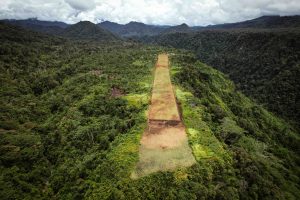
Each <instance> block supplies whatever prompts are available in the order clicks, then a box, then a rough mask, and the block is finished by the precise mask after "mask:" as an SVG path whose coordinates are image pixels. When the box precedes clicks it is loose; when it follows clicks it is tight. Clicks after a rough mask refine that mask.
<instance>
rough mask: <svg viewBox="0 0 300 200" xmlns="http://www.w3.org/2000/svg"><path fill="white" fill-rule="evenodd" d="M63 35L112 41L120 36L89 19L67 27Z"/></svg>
mask: <svg viewBox="0 0 300 200" xmlns="http://www.w3.org/2000/svg"><path fill="white" fill-rule="evenodd" d="M61 35H62V36H64V37H68V38H73V39H81V40H96V41H112V40H117V39H118V37H117V36H115V35H113V34H112V33H111V32H109V31H107V30H104V29H102V28H100V27H98V26H97V25H96V24H93V23H91V22H89V21H81V22H78V23H77V24H74V25H71V26H69V27H68V28H66V29H65V30H64V31H63V32H62V34H61Z"/></svg>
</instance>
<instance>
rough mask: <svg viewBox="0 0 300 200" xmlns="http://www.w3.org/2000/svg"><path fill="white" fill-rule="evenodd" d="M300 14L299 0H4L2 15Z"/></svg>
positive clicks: (144, 18) (229, 18) (175, 18)
mask: <svg viewBox="0 0 300 200" xmlns="http://www.w3.org/2000/svg"><path fill="white" fill-rule="evenodd" d="M295 14H300V2H299V0H251V1H249V0H52V1H46V2H45V1H44V0H0V18H1V19H6V18H15V19H25V18H29V17H38V19H41V20H58V21H64V22H67V23H76V22H78V21H81V20H89V21H92V22H99V21H101V20H110V21H114V22H117V23H128V22H130V21H140V22H144V23H148V24H169V25H175V24H181V23H187V24H189V25H192V26H194V25H208V24H218V23H226V22H236V21H243V20H247V19H252V18H255V17H259V16H262V15H295Z"/></svg>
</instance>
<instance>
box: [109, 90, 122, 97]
mask: <svg viewBox="0 0 300 200" xmlns="http://www.w3.org/2000/svg"><path fill="white" fill-rule="evenodd" d="M110 96H111V97H115V98H116V97H121V96H124V92H123V91H122V90H121V89H119V88H117V87H113V88H111V93H110Z"/></svg>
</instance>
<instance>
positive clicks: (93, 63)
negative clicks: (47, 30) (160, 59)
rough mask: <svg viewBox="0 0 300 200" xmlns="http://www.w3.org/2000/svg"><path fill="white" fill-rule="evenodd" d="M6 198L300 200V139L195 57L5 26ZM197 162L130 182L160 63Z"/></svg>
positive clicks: (2, 172)
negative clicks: (166, 56) (166, 65)
mask: <svg viewBox="0 0 300 200" xmlns="http://www.w3.org/2000/svg"><path fill="white" fill-rule="evenodd" d="M0 29H1V31H0V42H1V46H0V52H1V54H0V74H1V75H0V82H1V90H0V105H1V107H0V109H1V112H0V196H1V198H2V199H201V198H202V199H239V198H240V199H241V198H242V199H289V198H290V199H299V198H300V197H299V156H298V155H299V135H298V133H296V132H295V131H294V130H293V128H291V127H290V126H289V125H288V124H287V123H285V121H283V120H282V119H279V118H277V117H275V116H274V115H273V114H271V113H270V112H268V111H267V110H265V109H263V108H261V107H260V106H258V105H257V104H255V103H254V102H252V101H250V100H249V99H248V98H247V97H245V96H244V95H243V94H241V93H239V92H237V91H236V90H235V86H234V84H233V83H232V82H231V81H229V80H228V78H226V77H225V76H224V75H223V74H222V73H220V72H218V71H216V70H214V69H212V68H211V67H208V66H206V65H204V64H202V63H199V62H196V59H195V58H193V57H191V56H187V55H186V54H187V52H182V51H179V50H174V49H164V48H161V47H154V46H144V45H139V44H135V43H126V42H120V43H119V44H118V43H114V44H110V45H108V44H106V45H105V44H103V43H97V42H80V43H79V42H73V41H70V40H64V39H61V38H55V37H48V36H44V35H41V34H38V33H34V32H29V31H25V30H22V29H19V28H16V27H12V26H8V25H3V24H0ZM163 51H168V52H170V53H172V52H173V53H175V55H173V54H172V55H173V56H171V65H172V74H171V75H172V78H173V82H174V84H175V85H176V88H175V89H176V94H177V98H178V101H179V103H180V105H181V106H180V107H181V111H182V115H183V120H184V123H185V125H186V127H187V132H188V137H189V144H190V146H191V148H192V151H193V155H194V156H195V158H196V160H197V163H196V164H195V165H193V166H192V167H190V168H182V169H177V170H175V171H173V172H159V173H154V174H151V175H149V176H145V177H143V178H140V179H137V180H132V179H131V178H130V174H131V173H132V171H133V170H134V168H135V166H136V163H137V162H138V150H139V145H140V138H141V135H142V133H143V131H144V129H145V128H146V114H145V112H146V110H147V108H148V103H149V95H150V92H151V83H152V70H153V66H154V63H155V59H156V57H157V54H158V53H160V52H163Z"/></svg>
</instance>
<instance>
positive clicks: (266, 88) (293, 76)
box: [152, 29, 300, 128]
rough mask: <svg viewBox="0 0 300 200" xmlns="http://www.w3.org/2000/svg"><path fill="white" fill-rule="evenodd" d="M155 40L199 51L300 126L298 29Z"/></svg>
mask: <svg viewBox="0 0 300 200" xmlns="http://www.w3.org/2000/svg"><path fill="white" fill-rule="evenodd" d="M152 39H154V41H155V42H156V43H158V44H160V45H164V46H172V47H175V48H184V49H188V50H192V51H194V52H195V54H196V55H197V58H198V59H200V60H201V61H202V62H204V63H206V64H209V65H211V66H213V67H215V68H216V69H218V70H221V71H222V72H224V73H226V74H228V75H229V77H230V79H231V80H233V81H234V82H235V84H236V85H237V88H238V89H240V90H242V91H243V92H244V93H245V94H246V95H249V96H250V97H252V98H253V99H255V100H257V102H259V103H261V104H263V105H264V106H266V107H267V108H268V109H269V110H271V111H273V112H275V113H276V114H278V115H279V116H281V117H284V118H285V119H288V120H291V121H292V123H294V124H295V126H296V127H298V128H299V126H300V125H299V119H300V104H299V103H298V102H299V101H298V99H299V95H300V93H299V91H300V79H299V78H298V77H299V76H300V62H299V56H300V48H299V47H300V45H299V41H300V31H299V30H298V29H284V30H279V29H276V30H272V31H271V30H260V31H258V30H232V31H202V32H198V33H192V34H189V33H175V34H167V35H161V36H159V37H156V38H152Z"/></svg>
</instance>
